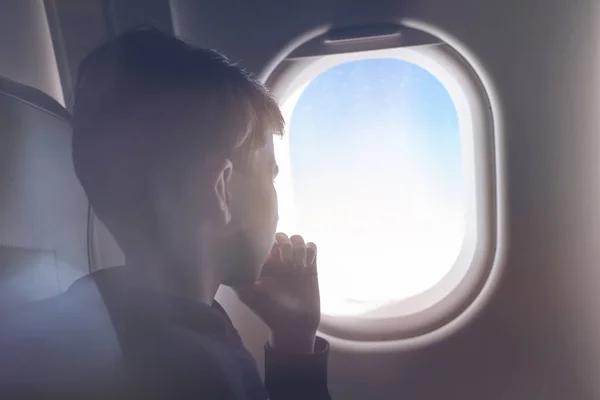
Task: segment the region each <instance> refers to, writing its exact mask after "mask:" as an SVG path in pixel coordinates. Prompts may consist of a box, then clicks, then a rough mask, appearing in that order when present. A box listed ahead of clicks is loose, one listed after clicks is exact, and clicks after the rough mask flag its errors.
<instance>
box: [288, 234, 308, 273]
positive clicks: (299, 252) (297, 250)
mask: <svg viewBox="0 0 600 400" xmlns="http://www.w3.org/2000/svg"><path fill="white" fill-rule="evenodd" d="M290 241H291V242H292V245H293V257H294V265H295V266H297V267H300V268H304V267H306V244H305V243H304V239H303V238H302V236H300V235H294V236H292V237H291V238H290Z"/></svg>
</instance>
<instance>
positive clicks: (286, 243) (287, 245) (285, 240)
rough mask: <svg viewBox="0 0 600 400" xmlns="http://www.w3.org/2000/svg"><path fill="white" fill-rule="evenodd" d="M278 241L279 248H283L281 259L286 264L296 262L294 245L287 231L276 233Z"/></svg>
mask: <svg viewBox="0 0 600 400" xmlns="http://www.w3.org/2000/svg"><path fill="white" fill-rule="evenodd" d="M276 240H277V243H278V244H279V248H280V250H281V260H282V261H283V263H285V264H293V263H294V246H293V245H292V241H291V240H290V238H289V237H288V236H287V235H286V234H285V233H281V232H280V233H278V234H277V235H276Z"/></svg>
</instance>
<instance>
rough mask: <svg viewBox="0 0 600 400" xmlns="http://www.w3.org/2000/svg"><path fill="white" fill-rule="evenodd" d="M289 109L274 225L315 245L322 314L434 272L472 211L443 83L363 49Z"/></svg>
mask: <svg viewBox="0 0 600 400" xmlns="http://www.w3.org/2000/svg"><path fill="white" fill-rule="evenodd" d="M283 109H284V113H286V110H288V111H287V114H288V120H287V124H288V128H287V132H286V135H285V137H284V138H282V139H275V140H276V141H277V142H278V143H276V156H277V159H278V163H279V164H280V170H281V173H280V176H279V178H278V179H277V181H276V187H277V191H278V194H279V202H280V224H279V227H278V228H279V230H282V231H285V232H289V233H291V234H293V233H300V234H302V235H303V236H304V237H305V238H306V239H307V240H310V241H314V242H315V243H316V244H317V246H318V249H319V250H318V254H319V258H318V260H319V275H320V286H321V297H322V311H323V313H325V314H328V315H361V314H365V313H368V312H369V311H371V310H374V309H377V308H378V307H381V306H383V305H387V304H389V303H392V302H396V301H400V300H402V299H405V298H407V297H410V296H413V295H417V294H419V293H422V292H423V291H425V290H427V289H429V288H431V287H432V286H433V285H435V284H436V283H437V282H439V281H440V280H441V279H442V278H443V277H444V275H445V274H446V273H448V271H449V270H450V269H451V268H452V266H453V264H454V262H455V261H456V259H457V257H458V255H459V252H460V250H461V247H462V244H463V237H464V226H465V213H466V210H465V202H464V191H463V187H462V185H463V180H462V177H461V172H462V160H461V142H460V131H459V124H458V116H457V112H456V109H455V107H454V104H453V102H452V100H451V97H450V95H449V94H448V92H447V90H446V89H445V88H444V86H443V85H442V83H441V82H440V81H439V80H438V79H437V78H435V77H434V76H433V75H431V74H430V73H429V72H428V71H426V70H425V69H423V68H421V67H419V66H417V65H415V64H412V63H410V62H407V61H404V60H402V59H399V58H376V59H362V60H356V61H350V62H345V63H343V64H339V65H337V66H335V67H333V68H330V69H328V70H326V71H324V72H322V73H321V74H319V75H318V76H316V77H315V78H314V79H313V80H312V81H311V82H309V83H308V84H307V85H306V86H305V87H303V88H301V89H299V91H298V92H297V93H296V94H295V95H293V96H291V97H290V98H289V99H288V100H287V102H286V103H285V104H284V105H283Z"/></svg>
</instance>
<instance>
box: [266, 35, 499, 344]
mask: <svg viewBox="0 0 600 400" xmlns="http://www.w3.org/2000/svg"><path fill="white" fill-rule="evenodd" d="M365 58H399V59H401V60H404V61H408V62H411V63H414V64H416V65H418V66H420V67H421V68H423V69H425V70H427V71H428V72H430V73H431V74H432V75H433V76H434V77H436V78H437V79H438V80H439V81H440V82H441V83H442V84H443V85H444V87H445V88H446V89H447V91H448V93H449V95H450V97H451V99H452V101H453V102H454V105H455V107H456V109H457V114H458V119H459V126H460V131H461V152H462V163H463V173H464V176H463V181H464V182H465V183H466V184H465V185H464V186H465V190H466V192H467V193H465V200H466V202H467V203H466V212H467V217H466V224H465V236H464V242H463V246H462V248H461V251H460V254H459V257H458V258H457V261H456V262H455V263H454V265H453V267H452V268H451V269H450V271H449V272H448V274H446V276H444V278H442V279H441V280H440V281H439V282H438V283H437V284H436V285H434V286H433V287H431V288H430V289H428V290H426V291H424V292H422V293H420V294H417V295H415V296H412V297H409V298H407V299H404V300H401V301H399V302H398V303H397V304H396V306H395V312H394V315H395V316H393V317H379V318H377V317H352V316H343V317H340V316H329V315H323V316H322V321H321V326H320V328H319V333H320V335H321V336H323V337H325V338H326V339H328V340H330V341H331V342H332V343H335V344H338V345H345V346H352V347H356V345H357V344H361V343H366V344H368V345H372V344H392V345H397V344H399V343H404V342H406V341H407V339H415V338H419V337H423V336H424V335H426V334H429V333H432V332H434V331H436V330H438V329H440V328H441V327H443V326H445V325H446V324H448V323H449V322H450V321H452V320H454V319H455V318H457V317H458V316H459V315H460V314H462V313H463V312H464V311H465V310H466V309H467V308H468V307H469V305H470V304H472V303H473V301H474V300H475V298H476V297H477V296H478V294H479V293H480V292H481V290H482V288H483V286H484V285H485V284H486V282H487V280H488V278H489V277H490V274H491V271H492V267H493V264H494V259H495V256H496V248H497V242H498V232H497V228H498V209H497V207H498V205H497V201H496V200H497V188H496V184H497V179H496V178H497V172H496V165H497V163H496V149H495V141H494V120H493V115H492V107H491V101H490V98H489V96H488V94H487V92H486V90H485V87H484V85H483V83H482V81H481V79H480V77H479V76H478V74H477V73H476V72H475V70H474V69H473V68H472V67H471V65H470V64H469V63H468V62H467V61H466V60H465V59H464V58H463V57H462V56H461V55H460V54H459V53H458V52H457V51H455V50H454V49H453V48H452V47H451V46H449V45H448V44H446V43H435V44H426V45H419V46H413V47H397V48H386V49H379V50H367V51H357V52H345V53H341V54H328V55H324V56H316V57H301V58H293V59H287V60H284V61H283V62H282V63H280V64H279V66H278V67H277V68H275V69H274V71H273V73H272V74H270V77H269V79H268V80H267V84H268V86H269V87H270V89H271V91H272V93H273V94H274V96H275V97H276V98H277V99H278V100H280V101H281V102H282V104H284V105H285V102H286V101H287V100H288V99H290V98H291V97H292V96H296V100H295V101H296V102H297V100H298V99H299V97H300V94H301V93H302V91H303V89H304V88H305V87H306V86H307V85H308V84H309V83H310V82H311V81H312V80H313V79H314V78H315V77H316V76H317V75H319V74H320V73H322V72H324V71H326V70H328V69H329V68H332V67H334V66H336V65H338V64H341V63H344V62H348V61H355V60H361V59H365ZM282 108H284V113H285V108H286V107H282ZM291 109H292V112H293V107H291ZM290 116H291V114H290V115H286V117H287V118H286V121H289V117H290ZM283 169H285V168H283ZM469 183H470V184H469Z"/></svg>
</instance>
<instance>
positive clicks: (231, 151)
mask: <svg viewBox="0 0 600 400" xmlns="http://www.w3.org/2000/svg"><path fill="white" fill-rule="evenodd" d="M73 112H74V134H73V162H74V166H75V171H76V173H77V176H78V178H79V180H80V181H81V183H82V185H83V187H84V189H85V191H86V193H87V195H88V198H89V201H90V203H91V204H92V207H93V208H94V210H95V212H96V214H97V215H98V217H99V218H100V219H101V220H102V221H103V222H104V223H105V224H106V225H107V227H108V229H109V230H110V231H111V232H112V233H113V235H114V236H115V238H116V240H117V242H118V243H119V245H120V246H121V248H122V249H123V251H124V252H125V255H126V257H127V256H132V255H131V254H130V253H131V252H134V251H142V250H143V248H144V247H146V248H147V249H148V250H150V249H154V250H158V251H160V252H162V256H165V257H166V258H167V259H169V261H170V262H172V263H173V268H175V265H179V266H184V268H197V267H198V263H199V262H200V260H201V259H202V260H207V259H208V260H209V261H211V262H212V263H213V265H215V266H216V267H218V268H219V273H220V275H221V277H222V279H224V280H225V283H229V284H237V283H245V282H248V281H250V280H253V279H255V278H256V276H257V274H258V272H259V271H260V266H261V265H262V263H263V262H264V261H265V259H266V257H267V254H268V251H269V250H270V248H271V246H272V244H273V239H274V235H275V229H276V224H277V200H276V194H275V190H274V187H273V179H274V176H275V174H276V170H277V166H276V163H275V159H274V154H273V142H272V135H273V134H279V133H281V132H282V131H283V120H282V116H281V113H280V111H279V108H278V106H277V104H276V102H275V101H274V100H273V98H272V97H270V95H269V94H268V93H267V91H266V89H265V88H264V87H263V86H262V84H260V83H259V82H257V81H256V80H255V79H253V78H252V77H250V76H249V75H248V74H246V73H245V72H243V71H242V70H241V69H239V68H238V67H237V66H235V65H233V64H232V63H230V62H229V61H228V60H227V59H226V58H225V57H223V56H222V55H220V54H218V53H216V52H214V51H211V50H206V49H195V48H192V47H191V46H189V45H187V44H186V43H184V42H182V41H180V40H179V39H176V38H174V37H172V36H169V35H167V34H164V33H161V32H160V31H157V30H154V29H143V30H136V31H133V32H130V33H127V34H124V35H122V36H120V37H118V38H116V39H113V40H111V41H109V42H108V43H106V44H104V45H102V46H101V47H99V48H97V49H96V50H94V51H93V52H92V53H91V54H90V55H89V56H88V57H87V58H86V59H85V60H84V61H83V62H82V63H81V65H80V67H79V72H78V79H77V85H76V89H75V103H74V109H73ZM178 272H179V273H181V272H182V271H178Z"/></svg>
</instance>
